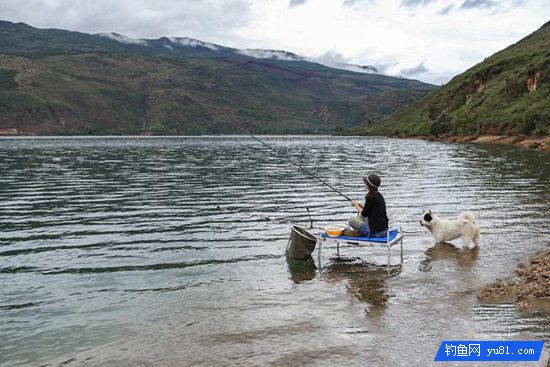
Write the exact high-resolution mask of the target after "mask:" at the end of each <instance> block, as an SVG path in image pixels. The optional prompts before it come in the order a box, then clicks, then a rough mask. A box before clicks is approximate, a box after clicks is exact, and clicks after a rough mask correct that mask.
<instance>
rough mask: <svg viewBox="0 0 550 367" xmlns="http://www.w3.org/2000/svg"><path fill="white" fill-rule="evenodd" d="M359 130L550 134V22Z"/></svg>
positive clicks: (393, 132) (449, 133)
mask: <svg viewBox="0 0 550 367" xmlns="http://www.w3.org/2000/svg"><path fill="white" fill-rule="evenodd" d="M352 131H353V132H354V133H358V134H390V135H394V134H405V135H446V134H447V135H480V134H499V135H513V134H526V135H549V134H550V22H548V23H546V24H545V25H543V26H542V27H541V28H540V29H539V30H537V31H536V32H534V33H532V34H531V35H529V36H527V37H526V38H524V39H522V40H521V41H519V42H517V43H516V44H514V45H511V46H509V47H507V48H506V49H504V50H502V51H500V52H498V53H496V54H494V55H492V56H491V57H489V58H487V59H485V60H484V61H483V62H481V63H479V64H478V65H476V66H474V67H473V68H471V69H469V70H467V71H466V72H464V73H462V74H460V75H458V76H456V77H454V78H453V79H452V80H451V81H450V82H449V83H447V84H446V85H445V86H443V87H441V88H440V89H438V90H437V91H434V92H431V93H429V94H427V95H426V96H424V97H423V98H421V99H419V100H417V101H415V102H414V103H412V104H411V105H409V106H408V107H405V108H403V109H401V110H399V111H397V112H395V113H393V114H392V115H390V116H388V117H385V118H382V119H380V120H379V121H376V122H375V123H373V124H368V123H367V124H364V125H362V126H360V127H357V128H355V129H353V130H352Z"/></svg>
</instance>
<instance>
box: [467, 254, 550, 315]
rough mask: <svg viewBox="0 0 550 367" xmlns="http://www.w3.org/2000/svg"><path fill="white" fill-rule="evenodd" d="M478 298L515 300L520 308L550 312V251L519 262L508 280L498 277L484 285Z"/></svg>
mask: <svg viewBox="0 0 550 367" xmlns="http://www.w3.org/2000/svg"><path fill="white" fill-rule="evenodd" d="M477 298H478V300H479V301H481V302H488V303H503V302H513V303H514V304H515V306H516V308H517V309H518V310H519V311H528V310H530V309H532V308H537V309H541V310H547V311H550V250H543V251H539V252H538V253H536V254H535V255H533V256H532V257H531V258H530V259H529V263H527V264H525V263H520V264H518V266H517V267H516V270H514V272H513V274H512V275H511V277H509V278H508V279H504V280H503V279H496V280H495V282H494V283H492V284H489V285H487V286H485V287H483V288H482V289H481V290H479V291H478V294H477Z"/></svg>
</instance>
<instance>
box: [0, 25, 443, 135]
mask: <svg viewBox="0 0 550 367" xmlns="http://www.w3.org/2000/svg"><path fill="white" fill-rule="evenodd" d="M433 89H435V87H434V86H432V85H429V84H425V83H421V82H418V81H413V80H407V79H401V78H392V77H388V76H383V75H377V74H364V73H355V72H350V71H345V70H339V69H332V68H329V67H325V66H323V65H319V64H316V63H313V62H308V61H305V60H301V59H300V58H298V57H296V58H294V60H284V59H258V58H254V57H250V56H247V55H243V54H242V53H241V52H239V50H235V49H231V48H227V47H223V46H220V45H212V44H208V43H204V42H201V41H198V40H192V39H188V38H172V39H169V38H165V37H163V38H160V39H157V40H132V39H126V38H124V37H123V36H121V35H116V34H110V35H90V34H84V33H79V32H70V31H65V30H56V29H37V28H33V27H30V26H28V25H26V24H22V23H17V24H15V23H10V22H1V21H0V134H214V133H221V134H224V133H236V132H237V131H235V129H234V128H233V127H231V126H228V125H227V124H226V123H224V122H223V121H222V120H221V119H220V118H219V117H216V116H215V115H213V114H212V113H211V112H209V111H208V110H206V109H205V108H203V107H201V106H199V105H198V104H196V103H194V102H193V99H195V100H198V101H201V102H203V103H207V104H208V105H210V106H212V107H213V108H214V109H215V110H216V111H218V112H220V113H222V114H224V115H226V116H228V117H231V118H234V119H236V120H238V121H239V122H241V123H242V124H243V125H244V126H245V127H247V128H249V129H251V130H252V131H255V132H260V133H321V132H331V131H334V129H335V128H338V127H345V128H349V127H352V126H356V125H357V124H360V123H361V122H363V121H365V120H373V119H376V118H379V117H381V116H384V115H386V114H388V113H391V112H393V111H395V110H397V109H398V108H399V107H402V106H404V105H405V104H407V103H410V102H411V101H413V100H416V99H418V98H419V97H421V96H423V95H424V94H425V93H426V92H428V91H431V90H433ZM188 96H191V97H192V99H190V98H188Z"/></svg>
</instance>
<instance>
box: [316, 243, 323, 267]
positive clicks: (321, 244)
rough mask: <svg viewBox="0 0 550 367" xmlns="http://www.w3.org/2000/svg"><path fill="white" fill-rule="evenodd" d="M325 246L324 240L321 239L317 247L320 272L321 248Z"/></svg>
mask: <svg viewBox="0 0 550 367" xmlns="http://www.w3.org/2000/svg"><path fill="white" fill-rule="evenodd" d="M322 247H323V240H321V241H319V247H318V248H317V264H318V266H319V272H321V248H322Z"/></svg>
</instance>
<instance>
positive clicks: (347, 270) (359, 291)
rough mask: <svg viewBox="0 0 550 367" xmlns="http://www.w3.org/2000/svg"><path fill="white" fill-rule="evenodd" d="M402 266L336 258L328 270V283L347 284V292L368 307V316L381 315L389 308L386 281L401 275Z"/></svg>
mask: <svg viewBox="0 0 550 367" xmlns="http://www.w3.org/2000/svg"><path fill="white" fill-rule="evenodd" d="M401 269H402V267H401V266H400V265H392V266H390V267H389V268H388V266H386V265H376V264H373V263H368V262H365V261H362V260H360V259H359V258H335V259H333V261H332V263H331V264H330V265H329V266H328V267H327V268H326V270H325V272H324V278H325V280H326V281H327V282H328V283H337V282H342V281H345V282H347V290H348V292H349V293H350V294H352V295H353V296H354V297H356V298H357V299H358V300H359V301H361V302H364V303H366V304H367V305H368V309H367V314H369V315H381V314H383V311H384V310H385V308H386V306H387V302H388V299H389V297H390V296H389V292H388V288H387V286H386V281H387V280H388V279H389V278H391V277H394V276H396V275H398V274H399V273H401Z"/></svg>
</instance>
